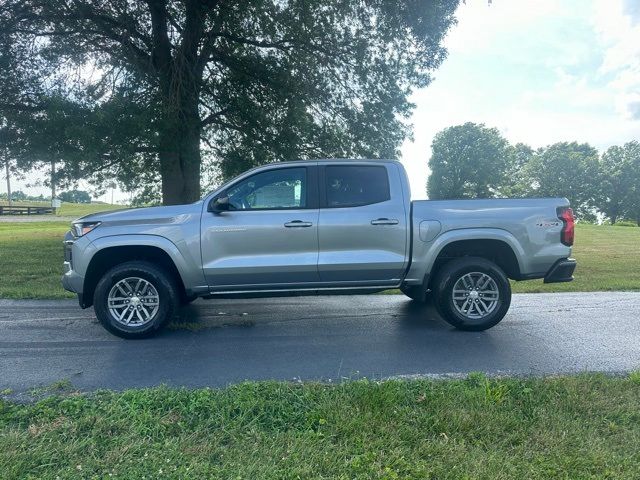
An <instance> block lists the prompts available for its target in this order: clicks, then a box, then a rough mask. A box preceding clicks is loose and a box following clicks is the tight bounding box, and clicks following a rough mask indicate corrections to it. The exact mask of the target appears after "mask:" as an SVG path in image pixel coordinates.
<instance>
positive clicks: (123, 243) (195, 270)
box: [86, 234, 207, 291]
mask: <svg viewBox="0 0 640 480" xmlns="http://www.w3.org/2000/svg"><path fill="white" fill-rule="evenodd" d="M91 246H92V247H93V248H92V249H91V257H93V256H95V255H96V254H97V253H98V252H100V251H102V250H104V249H105V248H111V247H127V246H141V247H156V248H159V249H161V250H162V251H164V252H165V253H166V254H167V255H168V256H169V258H171V260H172V261H173V264H174V265H175V266H176V269H177V270H178V273H179V274H180V278H181V279H182V283H183V284H184V286H185V288H186V289H187V290H188V291H197V290H201V289H204V290H205V291H206V290H207V287H206V282H205V279H204V274H203V273H202V267H201V266H200V265H198V264H197V262H196V261H195V259H193V257H192V256H191V254H190V253H189V252H183V251H182V250H181V249H180V248H179V247H178V246H177V245H176V244H175V243H173V242H172V241H171V240H169V239H167V238H165V237H161V236H159V235H149V234H131V235H128V234H124V235H122V234H119V235H112V236H104V237H99V238H96V239H95V240H93V241H92V242H91ZM184 248H186V247H184V246H183V249H184ZM198 258H199V257H198ZM89 263H90V259H87V261H86V265H89Z"/></svg>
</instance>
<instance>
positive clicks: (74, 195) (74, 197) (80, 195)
mask: <svg viewBox="0 0 640 480" xmlns="http://www.w3.org/2000/svg"><path fill="white" fill-rule="evenodd" d="M58 198H59V199H60V200H62V201H63V202H68V203H91V195H89V194H88V193H87V192H85V191H84V190H69V191H66V192H62V193H61V194H60V195H58Z"/></svg>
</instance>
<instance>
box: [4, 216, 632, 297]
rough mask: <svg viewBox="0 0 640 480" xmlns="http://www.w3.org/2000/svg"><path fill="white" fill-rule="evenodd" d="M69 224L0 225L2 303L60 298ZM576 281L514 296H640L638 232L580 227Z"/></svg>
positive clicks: (521, 288)
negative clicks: (64, 238) (600, 293)
mask: <svg viewBox="0 0 640 480" xmlns="http://www.w3.org/2000/svg"><path fill="white" fill-rule="evenodd" d="M68 228H69V224H68V223H67V222H41V223H0V265H1V266H2V268H1V269H0V298H64V297H71V294H69V293H67V292H65V291H64V290H62V287H61V286H60V276H61V275H62V261H63V256H62V243H61V242H62V236H63V235H64V232H66V231H67V230H68ZM574 256H575V257H576V258H577V260H578V268H577V269H576V273H575V277H576V279H575V280H574V281H573V282H571V283H555V284H547V285H545V284H543V283H542V280H534V281H528V282H514V284H513V289H514V291H515V292H579V291H599V290H640V228H637V227H611V226H595V225H578V226H577V227H576V245H575V248H574Z"/></svg>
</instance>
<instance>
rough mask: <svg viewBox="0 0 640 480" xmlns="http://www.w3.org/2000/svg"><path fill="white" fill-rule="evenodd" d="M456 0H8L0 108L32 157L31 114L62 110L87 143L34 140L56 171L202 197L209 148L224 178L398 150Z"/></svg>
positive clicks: (177, 196)
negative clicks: (271, 165) (64, 153)
mask: <svg viewBox="0 0 640 480" xmlns="http://www.w3.org/2000/svg"><path fill="white" fill-rule="evenodd" d="M458 3H459V0H438V1H430V0H415V1H412V2H406V1H402V0H386V1H382V0H363V1H358V2H347V1H344V0H326V1H322V2H310V1H303V0H293V1H290V2H281V1H279V0H261V1H258V0H241V1H237V2H223V1H219V0H175V1H167V0H110V1H108V2H102V1H100V2H99V1H95V0H5V2H4V3H3V5H2V6H0V66H3V65H4V66H5V67H6V66H11V68H10V69H9V71H10V72H11V74H12V75H13V76H14V77H15V78H6V80H7V82H6V84H5V82H4V80H5V78H3V77H2V76H3V74H2V73H0V85H2V87H0V95H1V96H0V98H3V99H4V100H1V101H0V114H1V113H3V111H4V112H5V113H7V114H11V115H13V116H14V117H16V118H15V120H14V121H15V122H20V121H21V122H23V123H22V125H23V127H21V128H20V130H21V132H22V133H23V142H22V145H23V146H26V147H27V148H22V150H23V151H25V152H27V155H25V156H23V158H25V160H24V161H25V162H27V163H28V160H27V159H28V158H29V151H30V149H29V148H28V146H29V145H31V144H32V143H37V142H34V141H33V140H34V139H33V138H32V134H31V133H30V132H36V133H38V130H30V129H29V128H28V126H29V123H30V122H33V121H34V120H37V121H39V122H40V124H39V126H40V127H41V131H46V130H47V128H48V127H46V124H47V122H48V119H49V118H50V117H51V118H54V119H55V118H60V117H63V116H66V119H67V124H66V126H65V135H69V143H70V147H69V146H64V149H71V150H73V152H75V153H82V155H76V154H75V153H74V154H73V155H69V157H64V158H61V157H59V156H58V155H59V152H58V149H59V148H62V147H63V146H61V145H58V147H55V146H52V147H50V146H49V145H48V144H47V143H43V145H44V146H45V149H46V150H47V151H48V153H49V154H50V155H52V156H56V157H57V160H61V159H64V165H62V166H61V169H60V170H58V171H57V173H56V175H57V176H59V177H63V176H67V177H68V178H77V176H78V175H83V176H90V177H91V179H92V180H93V181H94V182H98V183H99V182H102V181H106V180H108V179H113V178H117V179H118V180H119V181H121V182H123V183H124V184H125V186H127V187H130V188H136V187H145V188H147V189H149V187H150V186H151V185H153V184H154V183H155V182H156V181H157V179H158V177H160V179H161V185H162V196H163V201H164V203H165V204H174V203H183V202H190V201H194V200H197V199H198V198H199V197H200V177H201V167H202V156H203V155H204V156H205V158H207V159H211V160H216V161H217V165H218V166H219V168H220V170H221V172H222V175H223V176H225V177H227V176H230V175H233V174H235V173H237V172H239V171H242V170H244V169H245V168H247V167H250V166H254V165H257V164H260V163H265V162H270V161H274V160H283V159H290V158H315V157H319V156H366V157H392V156H395V155H396V154H397V153H398V146H399V144H400V143H401V141H402V140H403V139H404V138H405V137H406V135H407V134H408V128H409V127H408V125H407V124H406V122H405V120H406V118H407V117H408V116H409V114H410V112H411V109H412V107H413V105H412V104H411V103H410V102H409V101H408V96H409V94H410V93H411V90H412V88H414V87H424V86H426V85H427V84H428V83H429V82H430V79H431V77H430V73H431V72H432V71H433V70H434V69H435V68H437V67H438V66H439V65H440V63H441V62H442V60H443V59H444V58H445V56H446V51H445V49H444V48H443V47H442V45H441V43H442V40H443V38H444V35H445V34H446V32H447V31H448V29H449V27H450V26H451V25H452V24H453V23H454V22H455V18H454V13H455V9H456V7H457V5H458ZM3 58H4V59H3ZM0 70H2V69H0ZM77 71H80V72H81V73H80V74H75V73H74V72H77ZM6 72H7V70H5V76H9V74H8V73H6ZM52 98H53V101H52V100H51V99H52ZM41 112H46V113H44V114H41ZM69 112H70V113H69ZM39 115H40V116H39ZM36 123H37V122H36ZM79 127H82V128H79ZM48 130H49V131H51V130H52V129H51V128H48ZM40 138H50V136H48V135H44V134H43V135H41V136H40ZM201 145H206V147H204V148H202V149H201ZM32 161H35V160H34V159H33V156H32ZM25 164H26V163H25Z"/></svg>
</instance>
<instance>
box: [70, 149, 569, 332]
mask: <svg viewBox="0 0 640 480" xmlns="http://www.w3.org/2000/svg"><path fill="white" fill-rule="evenodd" d="M573 236H574V219H573V213H572V211H571V209H570V208H569V202H568V201H567V200H566V199H564V198H537V199H492V200H443V201H428V200H426V201H411V199H410V192H409V182H408V179H407V174H406V172H405V170H404V168H403V167H402V164H400V163H399V162H397V161H381V160H372V161H369V160H319V161H298V162H287V163H276V164H270V165H265V166H262V167H258V168H255V169H253V170H250V171H248V172H246V173H244V174H242V175H240V176H239V177H237V178H235V179H233V180H231V181H230V182H228V183H226V184H225V185H223V186H222V187H220V188H219V189H218V190H216V191H215V192H213V193H210V194H209V195H207V196H206V197H205V198H204V199H202V200H201V201H199V202H196V203H193V204H190V205H180V206H171V207H151V208H139V209H129V210H121V211H114V212H105V213H97V214H93V215H88V216H85V217H82V218H80V219H78V220H76V221H74V222H73V224H72V229H71V231H70V232H68V233H67V235H66V236H65V240H64V250H65V261H64V269H65V274H64V276H63V279H62V283H63V285H64V288H66V289H67V290H69V291H72V292H75V293H77V294H78V298H79V302H80V306H81V307H82V308H86V307H89V306H91V305H93V307H94V309H95V313H96V316H97V317H98V319H99V320H100V322H101V323H102V324H103V325H104V327H105V328H106V329H108V330H109V331H110V332H112V333H114V334H116V335H119V336H122V337H126V338H139V337H144V336H148V335H151V334H153V333H155V332H157V331H158V330H159V329H160V328H161V327H162V326H163V325H164V324H165V322H166V321H167V320H168V319H169V318H171V317H172V316H173V314H174V313H175V311H176V309H177V308H179V306H180V304H185V303H188V302H190V301H192V300H193V299H195V298H197V297H208V298H213V297H216V296H223V295H224V296H230V295H233V296H243V295H244V296H251V295H253V296H269V295H296V294H300V293H303V294H304V293H307V294H314V293H323V294H331V293H363V292H378V291H382V290H386V289H391V288H399V289H400V290H401V291H402V292H403V293H404V294H406V295H407V296H409V297H410V298H412V299H413V300H415V301H418V302H425V301H427V300H428V299H432V301H433V302H434V304H435V306H436V308H437V310H438V312H439V314H440V315H441V316H442V317H443V318H444V319H445V320H446V321H448V322H449V323H450V324H452V325H454V326H455V327H457V328H460V329H463V330H475V331H477V330H484V329H487V328H490V327H492V326H493V325H496V324H497V323H498V322H499V321H500V320H501V319H502V318H503V317H504V316H505V314H506V312H507V310H508V309H509V304H510V301H511V287H510V283H509V280H508V279H513V280H527V279H534V278H544V281H545V282H568V281H571V280H572V279H573V276H572V275H573V271H574V269H575V266H576V262H575V260H573V259H571V258H569V257H570V254H571V245H572V244H573Z"/></svg>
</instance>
